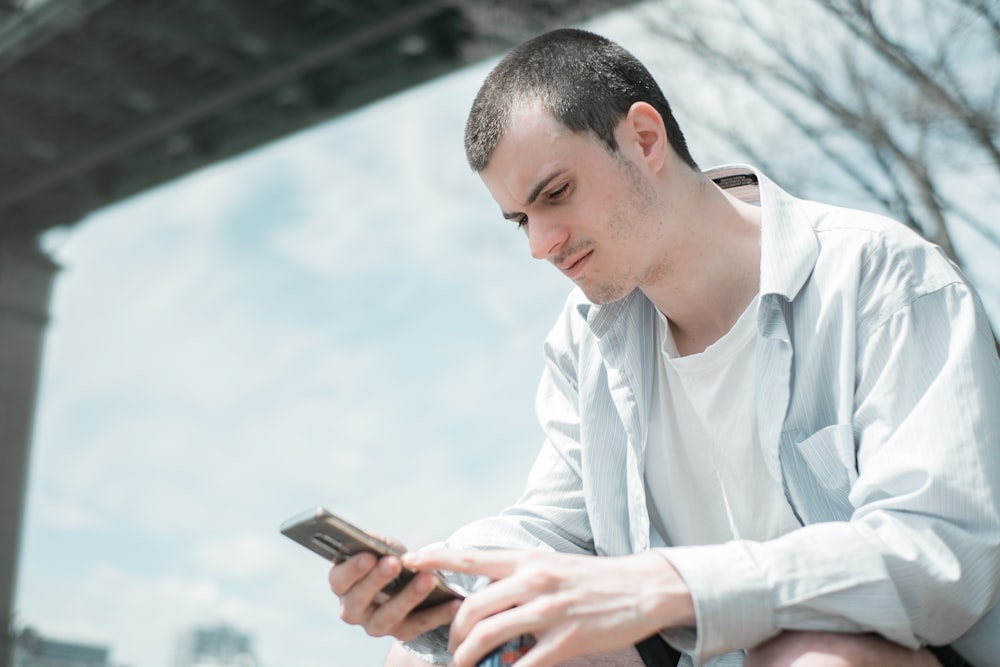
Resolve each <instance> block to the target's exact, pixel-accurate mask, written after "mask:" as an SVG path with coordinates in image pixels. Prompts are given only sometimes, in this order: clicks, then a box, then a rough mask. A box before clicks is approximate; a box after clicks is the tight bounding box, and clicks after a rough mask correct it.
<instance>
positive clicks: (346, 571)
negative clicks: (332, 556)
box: [327, 553, 378, 596]
mask: <svg viewBox="0 0 1000 667" xmlns="http://www.w3.org/2000/svg"><path fill="white" fill-rule="evenodd" d="M377 563H378V559H376V558H375V555H374V554H370V553H363V554H358V555H356V556H353V557H351V558H349V559H347V560H345V561H342V562H340V563H335V564H334V565H333V566H331V567H330V574H329V575H328V577H327V578H328V580H329V582H330V590H332V591H333V593H334V594H335V595H337V596H341V595H344V594H346V593H347V592H348V591H349V590H351V588H352V587H353V586H354V585H355V584H356V583H358V581H360V580H361V579H363V578H364V577H365V575H367V574H368V573H369V572H371V570H372V568H373V567H375V565H376V564H377Z"/></svg>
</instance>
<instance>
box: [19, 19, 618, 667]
mask: <svg viewBox="0 0 1000 667" xmlns="http://www.w3.org/2000/svg"><path fill="white" fill-rule="evenodd" d="M630 2H631V0H549V1H548V2H545V1H539V0H509V1H505V2H500V1H499V0H254V1H250V0H0V667H3V666H4V665H7V664H9V660H10V658H9V650H8V646H7V641H6V639H7V637H8V636H9V632H8V631H7V630H8V629H9V628H10V627H11V625H12V618H13V611H14V610H13V608H12V605H13V597H14V587H15V583H16V579H17V556H18V551H19V537H20V532H21V521H22V514H23V507H24V494H25V485H26V475H27V469H28V462H29V453H30V442H31V428H32V422H33V415H34V405H35V397H36V393H37V381H38V370H39V366H40V362H41V352H42V341H43V335H44V331H45V327H46V322H47V313H48V301H49V293H50V289H51V285H52V281H53V278H54V276H55V274H56V272H57V267H56V266H55V264H54V263H53V262H52V261H50V260H49V258H47V257H46V256H45V255H44V253H43V252H42V251H41V250H40V249H39V246H38V238H39V235H40V234H42V233H44V232H45V231H46V230H49V229H52V228H54V227H58V226H64V225H72V224H74V223H76V222H78V221H79V220H81V219H82V218H84V217H85V216H86V215H87V214H88V213H90V212H92V211H94V210H97V209H99V208H101V207H103V206H106V205H108V204H111V203H113V202H116V201H119V200H121V199H124V198H126V197H128V196H130V195H133V194H136V193H138V192H141V191H143V190H146V189H148V188H151V187H154V186H156V185H159V184H161V183H164V182H166V181H169V180H171V179H174V178H177V177H179V176H181V175H183V174H185V173H188V172H190V171H192V170H195V169H198V168H200V167H203V166H205V165H208V164H211V163H213V162H217V161H219V160H223V159H225V158H228V157H231V156H234V155H236V154H239V153H240V152H242V151H245V150H248V149H251V148H254V147H256V146H259V145H261V144H262V143H265V142H268V141H271V140H274V139H277V138H279V137H281V136H284V135H287V134H289V133H292V132H295V131H296V130H299V129H302V128H305V127H308V126H310V125H313V124H315V123H318V122H320V121H324V120H328V119H330V118H333V117H335V116H337V115H338V114H342V113H345V112H348V111H352V110H354V109H357V108H359V107H361V106H363V105H364V104H366V103H368V102H371V101H373V100H376V99H379V98H381V97H384V96H386V95H390V94H392V93H395V92H398V91H400V90H402V89H405V88H407V87H409V86H413V85H415V84H417V83H420V82H422V81H426V80H428V79H431V78H433V77H436V76H439V75H441V74H443V73H446V72H448V71H451V70H454V69H456V68H459V67H462V66H463V65H466V64H468V63H471V62H474V61H476V60H479V59H482V58H484V57H487V56H490V55H493V54H496V53H498V52H500V51H502V50H504V49H506V48H509V47H510V46H511V45H513V44H515V43H517V42H519V41H521V40H522V39H524V38H526V37H528V36H530V35H532V34H536V33H538V32H541V31H543V30H546V29H549V28H552V27H556V26H558V25H567V24H573V23H577V22H580V21H582V20H585V19H586V18H589V17H591V16H593V15H595V14H598V13H600V12H602V11H606V10H609V9H613V8H615V7H617V6H623V5H627V4H630ZM136 224H142V223H141V222H140V221H136Z"/></svg>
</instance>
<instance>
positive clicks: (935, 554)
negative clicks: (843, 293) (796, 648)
mask: <svg viewBox="0 0 1000 667" xmlns="http://www.w3.org/2000/svg"><path fill="white" fill-rule="evenodd" d="M857 365H858V370H857V386H856V390H855V409H854V414H853V419H852V422H853V423H852V424H851V432H853V437H854V441H855V447H856V452H857V478H856V479H855V480H854V482H853V484H852V485H851V488H850V493H849V497H848V500H849V503H850V507H851V512H852V514H851V516H850V519H849V520H848V521H830V522H826V523H817V524H813V525H808V526H805V527H803V528H801V529H799V530H796V531H793V532H792V533H789V534H787V535H785V536H783V537H780V538H778V539H775V540H771V541H768V542H749V541H734V542H730V543H727V544H722V545H712V546H693V547H681V548H667V549H664V550H662V552H661V553H662V555H663V556H664V557H665V558H667V559H668V560H669V561H670V562H671V563H672V564H673V565H674V567H675V568H676V569H677V570H678V572H679V573H680V574H681V576H682V577H683V578H684V580H685V582H686V583H687V585H688V586H689V587H690V590H691V593H692V596H693V598H694V603H695V612H696V619H697V628H696V629H680V630H667V631H664V635H665V637H667V638H668V639H669V640H670V641H671V643H673V644H674V645H675V646H677V647H678V648H681V649H683V650H686V651H691V652H692V653H694V654H695V655H696V657H697V659H698V660H700V661H705V660H707V659H709V658H711V657H712V656H714V655H719V654H721V653H724V652H726V651H729V650H732V649H735V648H746V647H749V646H754V645H756V644H758V643H760V642H762V641H764V640H766V639H767V638H769V637H771V636H773V635H775V634H777V633H778V632H780V631H782V630H785V629H799V630H827V631H841V632H877V633H879V634H881V635H883V636H885V637H886V638H888V639H890V640H892V641H894V642H897V643H899V644H901V645H903V646H908V647H912V648H916V647H919V646H921V645H924V644H932V645H937V644H945V643H949V642H952V641H954V640H955V639H956V638H958V637H960V636H961V635H963V634H964V633H965V632H966V631H968V630H969V628H970V627H972V626H973V625H974V624H975V623H976V622H977V621H978V620H979V619H980V618H981V617H982V616H983V615H984V614H986V613H987V612H988V611H989V610H990V609H991V608H992V607H993V605H994V604H995V602H996V599H997V595H998V586H1000V577H998V576H997V573H998V572H1000V516H998V508H1000V492H998V488H1000V487H998V484H1000V409H998V408H997V406H998V405H1000V362H998V359H997V353H996V348H995V343H994V340H993V337H992V334H991V332H990V328H989V324H988V321H987V319H986V317H985V314H984V313H983V311H982V307H981V305H980V304H979V302H978V299H976V297H975V296H974V295H973V294H972V292H971V290H970V289H969V288H968V287H967V286H966V285H964V284H963V283H961V282H956V283H952V284H949V285H946V286H944V287H942V288H940V289H938V290H936V291H933V292H931V293H928V294H925V295H922V296H920V297H918V298H916V299H915V300H913V301H912V302H910V303H908V304H906V305H905V306H904V307H902V308H900V309H898V310H897V311H896V312H894V313H892V314H891V315H889V316H888V317H887V318H886V319H885V320H884V321H882V322H881V323H879V325H878V326H877V327H876V328H874V329H873V330H872V331H870V332H869V333H867V334H866V335H864V336H863V337H862V336H859V339H858V350H857ZM852 472H853V471H852Z"/></svg>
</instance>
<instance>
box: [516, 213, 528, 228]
mask: <svg viewBox="0 0 1000 667" xmlns="http://www.w3.org/2000/svg"><path fill="white" fill-rule="evenodd" d="M512 219H513V221H514V224H516V225H517V228H518V229H524V228H525V227H527V226H528V216H526V215H519V216H518V217H516V218H512Z"/></svg>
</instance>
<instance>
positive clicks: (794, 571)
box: [413, 165, 1000, 667]
mask: <svg viewBox="0 0 1000 667" xmlns="http://www.w3.org/2000/svg"><path fill="white" fill-rule="evenodd" d="M708 175H709V176H710V177H712V178H727V179H728V182H733V181H734V180H735V181H736V182H738V183H743V185H742V186H740V187H737V188H734V189H733V190H731V191H732V192H734V193H736V194H737V195H738V196H739V195H740V194H741V193H740V192H739V191H740V190H741V189H744V190H747V189H748V190H750V192H748V193H745V194H747V195H748V196H747V198H748V199H756V198H757V197H758V196H759V199H760V202H761V212H762V216H761V218H762V220H761V235H762V239H761V271H760V308H759V312H758V320H757V330H758V331H757V342H756V354H757V370H756V423H757V429H758V438H759V442H760V446H761V448H762V452H761V453H762V455H763V458H764V461H765V464H766V466H767V468H768V471H769V473H770V474H771V475H772V476H773V478H774V479H775V480H776V481H777V482H779V483H780V484H781V485H782V487H783V488H784V490H785V495H786V497H787V499H788V502H789V503H790V504H791V506H792V507H793V509H794V511H795V513H796V516H797V517H798V519H799V521H800V522H801V523H802V524H803V527H801V528H799V529H797V530H794V531H792V532H791V533H789V534H787V535H784V536H782V537H780V538H778V539H774V540H769V541H765V542H752V541H748V540H735V541H731V542H727V543H724V544H714V545H700V546H686V545H671V546H669V547H666V548H664V549H662V553H663V555H664V556H665V557H666V558H667V559H669V560H670V561H671V562H672V563H673V564H674V566H675V567H676V568H677V569H678V571H679V572H680V573H681V575H682V576H683V577H684V579H685V581H686V583H687V584H688V586H689V587H690V590H691V594H692V597H693V599H694V604H695V610H696V615H697V627H696V628H690V629H669V630H665V631H664V633H663V634H664V636H665V637H666V638H668V640H670V641H671V643H673V644H674V645H675V646H676V647H678V648H679V649H681V650H683V651H685V652H686V653H687V654H689V656H690V657H689V658H688V660H689V661H691V662H694V663H699V664H700V663H706V662H708V661H710V660H711V659H712V658H713V657H715V656H721V655H723V654H726V653H727V652H730V651H733V650H738V649H743V648H747V647H751V646H754V645H756V644H758V643H760V642H762V641H764V640H766V639H767V638H769V637H771V636H773V635H775V634H777V633H779V632H780V631H782V630H785V629H811V630H830V631H845V632H877V633H879V634H881V635H883V636H885V637H887V638H889V639H891V640H893V641H895V642H897V643H899V644H902V645H904V646H910V647H918V646H921V645H923V644H935V645H937V644H949V643H950V644H952V646H953V648H955V649H956V650H957V651H959V652H960V653H961V654H962V655H963V657H965V658H966V659H967V660H969V661H970V662H972V663H973V664H975V665H977V667H988V666H989V665H997V664H1000V662H998V661H1000V658H998V656H1000V612H998V611H997V610H996V609H994V603H995V602H996V600H997V597H998V592H1000V361H998V359H997V355H996V350H995V347H994V342H993V337H992V334H991V331H990V326H989V323H988V321H987V318H986V315H985V313H984V311H983V309H982V306H981V304H980V302H979V300H978V298H977V297H976V295H975V294H974V293H973V291H972V289H971V288H970V287H969V286H968V284H967V283H966V282H965V280H964V279H963V278H962V276H961V275H960V273H959V272H958V270H956V268H955V267H954V266H953V265H952V264H951V263H950V262H949V261H948V260H947V259H946V257H945V256H944V255H943V253H942V252H941V251H940V249H938V248H937V247H936V246H933V245H931V244H929V243H927V242H926V241H924V240H923V239H921V238H920V237H919V236H918V235H917V234H915V233H914V232H912V231H911V230H909V229H907V228H906V227H904V226H903V225H901V224H899V223H897V222H894V221H892V220H889V219H887V218H884V217H881V216H878V215H874V214H870V213H865V212H861V211H857V210H852V209H845V208H838V207H834V206H828V205H824V204H819V203H816V202H810V201H805V200H800V199H797V198H794V197H792V196H790V195H789V194H787V193H786V192H784V191H783V190H781V189H780V188H778V187H777V186H776V185H775V184H773V183H772V182H771V181H769V180H768V179H767V178H766V177H765V176H764V175H763V174H760V173H759V172H757V171H756V170H754V169H753V168H751V167H746V166H742V165H736V166H729V167H724V168H721V169H719V170H713V171H712V172H709V173H708ZM733 177H735V178H733ZM754 180H755V181H756V183H757V184H759V185H757V184H754V183H753V181H754ZM758 187H759V195H758V193H757V192H756V190H757V189H758ZM654 321H655V308H654V306H653V305H652V304H651V303H650V302H649V301H648V300H647V299H646V298H645V296H644V295H643V294H642V293H641V292H639V291H636V292H633V293H632V294H631V295H629V296H627V297H626V298H624V299H622V300H620V301H617V302H614V303H611V304H608V305H604V306H595V305H593V304H591V303H589V302H588V301H587V300H586V299H585V297H584V296H583V295H582V293H581V292H579V290H574V292H573V293H572V294H571V295H570V297H569V299H568V300H567V303H566V306H565V308H564V310H563V312H562V315H561V316H560V318H559V319H558V321H557V323H556V325H555V327H554V328H553V330H552V332H551V333H550V334H549V336H548V337H547V339H546V342H545V359H546V364H545V369H544V372H543V376H542V380H541V383H540V387H539V391H538V400H537V411H538V415H539V419H540V421H541V424H542V427H543V429H544V433H545V440H544V443H543V445H542V448H541V451H540V452H539V455H538V458H537V461H536V463H535V465H534V467H533V469H532V472H531V474H530V476H529V479H528V483H527V488H526V490H525V492H524V494H523V495H522V497H521V498H520V500H519V501H518V502H517V503H516V504H515V505H514V506H512V507H510V508H508V509H507V510H505V511H504V512H503V513H502V514H501V515H500V516H497V517H493V518H488V519H484V520H481V521H478V522H475V523H473V524H471V525H469V526H466V527H465V528H463V529H461V530H459V531H458V532H457V533H456V534H455V535H454V536H453V537H452V539H451V540H450V543H451V544H455V545H468V546H477V547H486V548H489V547H503V548H507V547H516V548H540V549H550V550H556V551H565V552H574V553H593V554H597V555H602V556H619V555H625V554H632V553H638V552H643V551H646V550H648V549H650V543H649V535H650V532H649V515H648V510H647V505H646V489H645V487H644V482H643V479H644V478H643V469H644V461H645V447H646V435H647V421H648V414H647V406H648V404H649V401H648V396H649V388H650V386H651V380H652V373H653V372H654V363H655V354H656V349H655V344H654V335H653V333H654V330H655V325H654ZM690 511H691V512H697V511H698V508H697V507H691V508H690ZM426 639H429V638H426ZM413 648H416V649H418V650H426V649H428V648H429V645H428V643H427V642H425V643H424V644H423V649H421V643H420V642H417V643H416V644H415V645H414V646H413ZM425 655H426V654H425ZM429 657H430V656H429ZM433 657H434V658H436V659H437V660H439V661H440V660H444V659H445V658H444V656H443V655H441V654H438V655H437V656H433Z"/></svg>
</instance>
